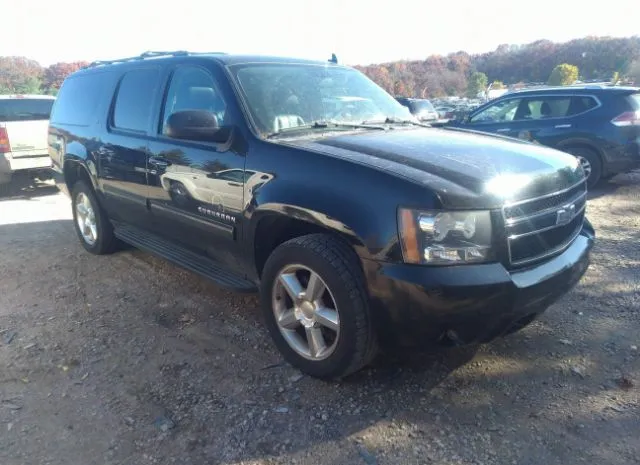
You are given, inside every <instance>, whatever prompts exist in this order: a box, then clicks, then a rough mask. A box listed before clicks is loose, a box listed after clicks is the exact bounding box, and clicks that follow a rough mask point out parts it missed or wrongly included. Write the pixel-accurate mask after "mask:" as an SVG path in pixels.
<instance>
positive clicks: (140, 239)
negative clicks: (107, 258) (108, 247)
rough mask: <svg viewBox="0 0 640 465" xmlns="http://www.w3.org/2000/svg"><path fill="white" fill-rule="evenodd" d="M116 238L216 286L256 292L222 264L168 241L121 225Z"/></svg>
mask: <svg viewBox="0 0 640 465" xmlns="http://www.w3.org/2000/svg"><path fill="white" fill-rule="evenodd" d="M113 232H114V234H115V236H116V237H117V238H118V239H120V240H121V241H123V242H126V243H128V244H131V245H132V246H134V247H136V248H138V249H140V250H144V251H145V252H149V253H152V254H154V255H158V256H160V257H162V258H164V259H166V260H168V261H170V262H172V263H174V264H175V265H178V266H180V267H182V268H185V269H187V270H189V271H193V272H194V273H198V274H199V275H201V276H204V277H205V278H208V279H210V280H212V281H214V282H215V283H216V284H218V285H220V286H223V287H226V288H229V289H233V290H234V291H237V292H256V291H257V288H256V285H255V284H254V283H252V282H251V281H248V280H247V279H245V278H243V277H242V276H240V275H238V274H235V273H232V272H230V271H228V270H227V269H225V268H224V267H223V266H221V265H220V264H219V263H217V262H215V261H214V260H211V259H210V258H207V257H205V256H202V255H199V254H197V253H194V252H192V251H190V250H189V249H186V248H184V247H181V246H179V245H176V244H174V243H173V242H170V241H168V240H166V239H163V238H161V237H158V236H156V235H153V234H151V233H149V232H147V231H143V230H141V229H139V228H137V227H135V226H130V225H124V224H118V225H116V227H115V228H114V231H113Z"/></svg>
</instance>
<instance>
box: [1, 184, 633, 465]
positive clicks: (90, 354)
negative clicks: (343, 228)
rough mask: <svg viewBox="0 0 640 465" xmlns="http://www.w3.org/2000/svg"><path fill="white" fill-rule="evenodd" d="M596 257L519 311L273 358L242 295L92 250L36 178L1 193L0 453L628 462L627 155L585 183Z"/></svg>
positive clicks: (144, 459)
mask: <svg viewBox="0 0 640 465" xmlns="http://www.w3.org/2000/svg"><path fill="white" fill-rule="evenodd" d="M588 213H589V216H590V218H591V220H592V222H593V223H594V225H595V226H596V228H597V234H598V244H597V247H596V249H595V252H594V255H593V265H592V267H591V268H590V271H589V272H588V275H587V276H586V277H585V279H584V280H583V281H582V282H581V284H580V285H579V286H578V287H577V288H576V289H575V290H573V291H572V292H571V293H570V294H569V295H567V296H566V297H565V298H564V299H563V300H562V301H561V302H559V303H558V304H556V305H555V306H553V307H552V308H551V309H549V311H548V312H547V313H546V314H545V315H544V316H543V317H542V318H541V320H540V321H537V322H535V323H534V324H533V325H531V326H530V327H528V328H526V329H525V330H523V331H522V332H520V333H517V334H514V335H512V336H509V337H508V338H506V339H503V340H499V341H496V342H494V343H492V344H490V345H487V346H483V347H481V348H479V349H471V348H467V349H456V350H449V351H442V352H439V353H436V354H420V353H414V354H409V353H404V354H400V355H396V356H394V357H390V356H387V357H383V358H381V359H380V360H379V361H378V362H377V363H376V365H375V366H374V367H373V368H371V369H368V370H365V371H364V372H362V373H359V374H357V375H355V376H354V377H352V378H351V379H349V380H348V381H346V382H343V383H340V384H338V383H324V382H320V381H316V380H314V379H310V378H308V377H303V376H301V375H300V374H299V372H296V371H295V370H293V369H292V368H291V367H289V366H287V365H285V364H283V363H282V360H281V358H280V357H279V355H278V353H277V352H276V351H275V350H274V349H273V347H272V345H271V343H270V340H269V339H268V335H267V334H266V331H265V330H264V329H263V326H262V323H261V317H260V315H259V311H258V304H257V299H256V298H255V297H253V296H248V297H247V296H241V295H236V294H233V293H230V292H227V291H224V290H221V289H219V288H217V287H216V286H215V285H213V284H211V283H209V282H207V281H205V280H203V279H201V278H199V277H198V276H195V275H193V274H191V273H189V272H186V271H182V270H181V269H178V268H176V267H174V266H172V265H170V264H167V263H165V262H163V261H161V260H159V259H156V258H154V257H152V256H150V255H148V254H145V253H142V252H139V251H136V250H126V251H123V252H119V253H117V254H115V255H112V256H106V257H94V256H90V255H89V254H88V253H86V252H85V251H84V250H83V249H82V247H81V246H80V244H79V242H78V240H77V238H76V236H75V234H74V231H73V228H72V223H71V220H70V209H69V204H68V200H66V199H65V198H64V197H63V196H62V195H59V194H57V193H56V192H55V189H53V188H52V187H51V186H46V185H45V186H39V187H37V188H35V189H28V188H24V189H22V190H20V191H18V192H16V195H15V196H13V197H11V198H9V199H4V200H2V201H0V464H2V465H27V464H34V465H36V464H37V465H45V464H52V465H53V464H60V465H76V464H77V465H89V464H96V465H98V464H99V465H110V464H123V465H124V464H126V465H146V464H174V463H175V464H185V465H187V464H202V465H204V464H207V465H209V464H275V463H278V464H280V463H282V464H292V463H297V464H336V465H337V464H340V465H343V464H368V465H372V464H381V465H382V464H443V465H444V464H446V465H452V464H465V465H466V464H536V465H537V464H544V465H552V464H563V465H567V464H578V463H587V464H598V465H599V464H612V465H617V464H625V465H626V464H632V463H640V399H639V397H640V396H639V388H638V386H639V384H640V352H639V350H638V346H640V332H639V330H640V315H639V313H638V312H639V311H640V246H639V245H638V244H639V243H640V174H638V173H636V174H633V175H625V176H619V177H618V178H616V179H614V180H613V181H611V182H610V184H609V185H607V186H605V187H604V188H603V189H601V191H600V192H594V193H593V194H592V199H591V200H590V202H589V208H588Z"/></svg>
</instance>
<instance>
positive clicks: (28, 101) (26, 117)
mask: <svg viewBox="0 0 640 465" xmlns="http://www.w3.org/2000/svg"><path fill="white" fill-rule="evenodd" d="M53 102H54V100H53V99H35V98H24V99H20V98H16V99H0V122H7V121H38V120H47V119H49V115H50V114H51V107H52V106H53Z"/></svg>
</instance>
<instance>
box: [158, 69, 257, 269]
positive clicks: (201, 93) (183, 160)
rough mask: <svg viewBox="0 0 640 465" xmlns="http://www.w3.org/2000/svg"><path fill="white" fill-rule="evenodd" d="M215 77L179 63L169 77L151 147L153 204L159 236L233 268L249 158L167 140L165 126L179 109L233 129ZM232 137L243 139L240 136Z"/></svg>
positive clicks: (221, 147) (223, 148) (218, 147)
mask: <svg viewBox="0 0 640 465" xmlns="http://www.w3.org/2000/svg"><path fill="white" fill-rule="evenodd" d="M219 89H220V87H219V86H218V84H217V81H216V80H215V78H214V76H213V74H212V73H211V72H210V71H209V70H206V69H204V68H201V67H199V66H194V65H178V66H177V67H176V68H175V69H174V70H173V73H172V75H171V77H170V81H169V83H168V86H167V90H166V97H165V104H164V109H163V111H162V115H161V118H160V125H159V126H160V127H159V129H158V131H159V134H158V135H157V137H156V138H155V139H154V140H152V141H151V142H150V143H149V158H148V168H149V170H148V183H149V191H148V192H149V205H150V208H151V215H152V218H153V229H154V232H155V233H156V234H159V235H161V236H163V237H166V238H170V239H172V240H177V241H179V242H181V243H182V244H183V245H185V246H188V247H190V248H192V249H197V250H200V251H203V252H204V253H206V254H207V255H208V256H209V257H211V258H213V259H216V260H217V261H220V262H222V263H223V264H224V265H226V266H227V267H229V268H231V269H236V270H237V269H239V266H240V265H239V264H238V263H237V260H236V259H235V254H236V253H237V252H236V247H237V241H236V240H235V238H236V237H239V234H238V230H239V228H241V219H242V211H243V199H244V160H245V158H244V156H242V155H239V154H237V153H236V152H234V151H232V150H231V144H215V143H209V142H199V141H188V140H180V139H175V138H170V137H168V136H167V135H166V134H165V133H166V131H165V129H166V128H165V122H166V121H167V120H168V117H169V116H170V115H171V114H172V113H175V112H177V111H184V110H204V111H208V112H210V113H212V114H213V115H215V117H216V119H217V121H218V124H219V126H220V127H232V125H233V122H232V121H231V120H230V117H229V115H228V114H227V111H226V109H227V104H226V98H225V96H224V95H222V93H221V91H220V90H219ZM231 133H232V135H231V136H230V137H232V138H233V137H239V136H238V135H237V134H235V135H233V131H231Z"/></svg>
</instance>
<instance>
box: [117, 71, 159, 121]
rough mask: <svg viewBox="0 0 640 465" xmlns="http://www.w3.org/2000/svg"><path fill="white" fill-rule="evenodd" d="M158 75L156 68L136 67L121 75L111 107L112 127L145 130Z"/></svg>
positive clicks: (149, 116) (149, 117)
mask: <svg viewBox="0 0 640 465" xmlns="http://www.w3.org/2000/svg"><path fill="white" fill-rule="evenodd" d="M159 75H160V72H159V70H158V69H136V70H133V71H129V72H128V73H126V74H125V75H124V76H123V77H122V79H121V80H120V85H119V86H118V96H117V97H116V103H115V106H114V109H113V126H114V127H116V128H119V129H127V130H130V131H139V132H145V131H146V130H147V127H149V120H150V119H151V110H152V107H153V99H154V97H155V95H156V91H157V88H158V77H159Z"/></svg>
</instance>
